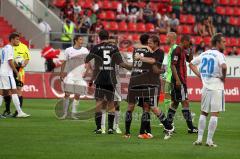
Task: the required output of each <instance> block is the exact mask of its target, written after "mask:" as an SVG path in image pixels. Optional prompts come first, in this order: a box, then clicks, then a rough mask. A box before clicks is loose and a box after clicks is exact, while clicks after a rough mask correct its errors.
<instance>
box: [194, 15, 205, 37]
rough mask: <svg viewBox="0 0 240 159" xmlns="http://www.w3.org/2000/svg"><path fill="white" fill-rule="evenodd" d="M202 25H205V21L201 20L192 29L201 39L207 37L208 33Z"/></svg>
mask: <svg viewBox="0 0 240 159" xmlns="http://www.w3.org/2000/svg"><path fill="white" fill-rule="evenodd" d="M204 23H205V19H203V20H202V21H201V22H198V23H197V24H196V25H195V27H194V32H195V33H197V34H198V35H200V36H202V37H204V36H207V35H208V33H207V31H206V29H205V26H204Z"/></svg>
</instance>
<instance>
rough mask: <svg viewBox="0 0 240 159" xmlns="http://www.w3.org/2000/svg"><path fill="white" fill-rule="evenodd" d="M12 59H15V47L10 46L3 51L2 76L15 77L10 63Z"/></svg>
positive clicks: (0, 70) (0, 72)
mask: <svg viewBox="0 0 240 159" xmlns="http://www.w3.org/2000/svg"><path fill="white" fill-rule="evenodd" d="M11 59H13V47H12V46H11V45H9V44H8V45H6V46H5V47H4V48H2V50H1V66H0V76H13V70H12V68H11V67H10V65H9V63H8V61H9V60H11Z"/></svg>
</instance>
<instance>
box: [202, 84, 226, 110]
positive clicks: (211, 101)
mask: <svg viewBox="0 0 240 159" xmlns="http://www.w3.org/2000/svg"><path fill="white" fill-rule="evenodd" d="M201 111H203V112H206V113H209V112H222V111H225V98H224V90H209V89H206V88H203V89H202V101H201Z"/></svg>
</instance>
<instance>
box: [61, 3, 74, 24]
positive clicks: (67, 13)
mask: <svg viewBox="0 0 240 159" xmlns="http://www.w3.org/2000/svg"><path fill="white" fill-rule="evenodd" d="M73 15H74V9H73V6H72V5H71V2H66V7H63V8H62V9H61V12H60V17H61V18H62V19H65V18H68V19H70V20H71V21H73Z"/></svg>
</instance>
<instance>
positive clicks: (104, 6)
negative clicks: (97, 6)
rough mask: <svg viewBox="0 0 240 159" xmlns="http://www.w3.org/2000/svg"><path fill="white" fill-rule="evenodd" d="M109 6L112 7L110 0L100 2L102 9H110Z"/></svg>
mask: <svg viewBox="0 0 240 159" xmlns="http://www.w3.org/2000/svg"><path fill="white" fill-rule="evenodd" d="M111 7H112V3H111V2H110V1H106V0H105V1H103V2H102V6H101V8H102V9H111Z"/></svg>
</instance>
